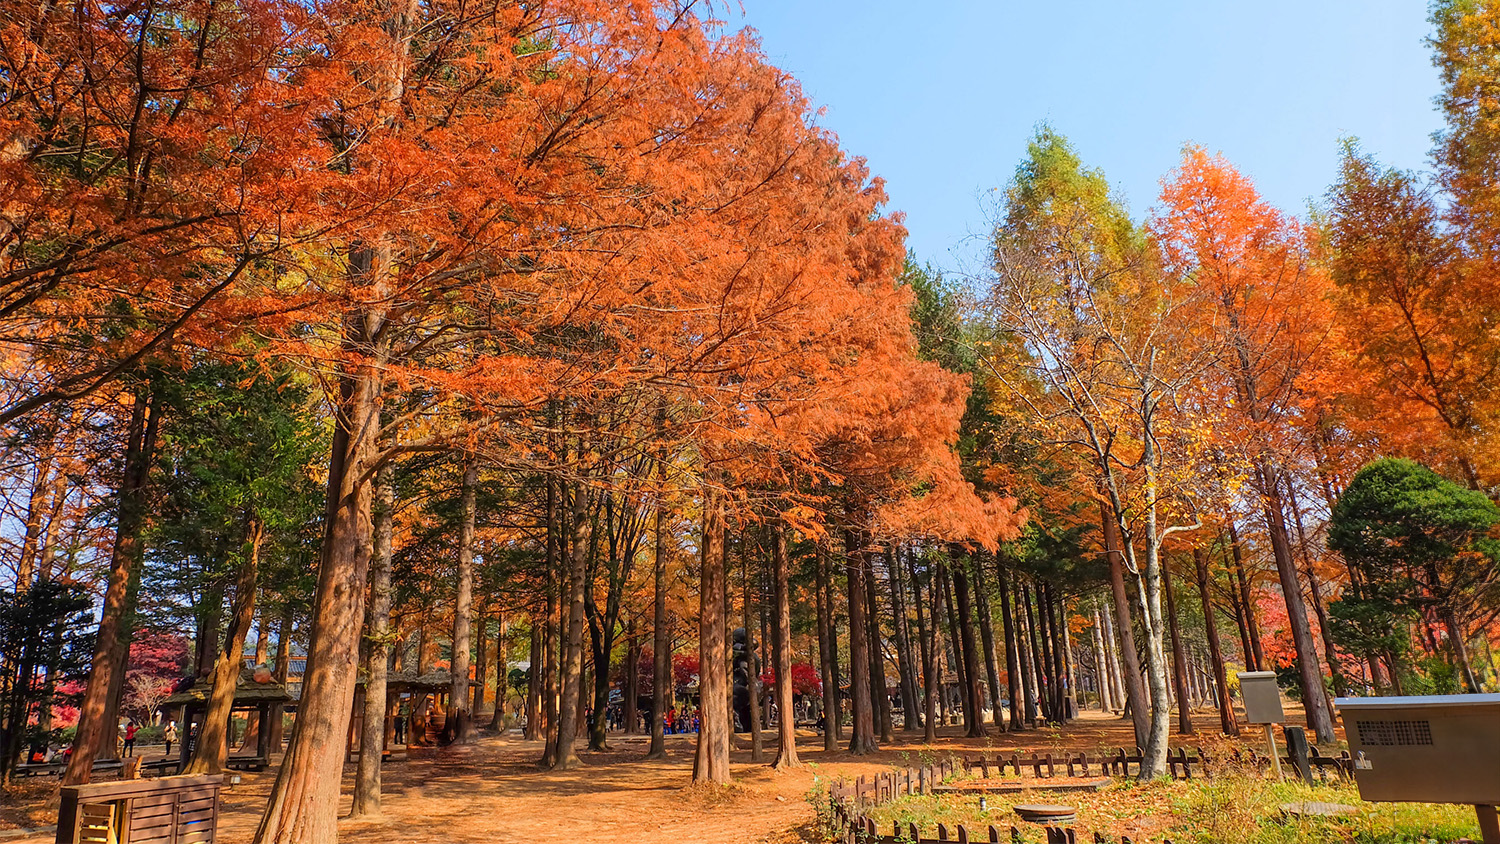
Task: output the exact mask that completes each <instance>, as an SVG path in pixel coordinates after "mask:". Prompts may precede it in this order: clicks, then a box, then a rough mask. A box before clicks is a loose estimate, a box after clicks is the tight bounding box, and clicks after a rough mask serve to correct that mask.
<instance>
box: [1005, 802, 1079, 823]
mask: <svg viewBox="0 0 1500 844" xmlns="http://www.w3.org/2000/svg"><path fill="white" fill-rule="evenodd" d="M1016 814H1017V815H1020V816H1021V820H1023V821H1026V822H1027V823H1039V824H1043V825H1044V826H1062V825H1063V824H1070V823H1072V822H1073V820H1074V818H1075V816H1076V815H1077V814H1078V810H1077V809H1075V808H1073V807H1072V806H1056V805H1050V804H1036V805H1031V806H1017V807H1016Z"/></svg>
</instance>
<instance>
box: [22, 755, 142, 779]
mask: <svg viewBox="0 0 1500 844" xmlns="http://www.w3.org/2000/svg"><path fill="white" fill-rule="evenodd" d="M124 766H125V763H123V762H121V761H120V760H118V759H96V760H94V767H93V771H94V772H95V773H101V774H113V773H118V772H119V771H120V769H121V768H123V767H124ZM67 769H68V763H67V762H36V763H32V764H29V765H17V766H16V771H15V773H16V776H20V777H51V776H60V775H61V774H62V772H63V771H65V770H67Z"/></svg>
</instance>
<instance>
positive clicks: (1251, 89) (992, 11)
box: [728, 0, 1440, 270]
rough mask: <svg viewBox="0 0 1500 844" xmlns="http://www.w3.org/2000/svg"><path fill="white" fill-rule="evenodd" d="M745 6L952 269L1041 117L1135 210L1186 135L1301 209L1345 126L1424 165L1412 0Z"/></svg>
mask: <svg viewBox="0 0 1500 844" xmlns="http://www.w3.org/2000/svg"><path fill="white" fill-rule="evenodd" d="M741 1H742V3H743V7H742V10H743V14H741V7H739V6H736V7H734V8H733V9H731V12H730V14H729V15H728V23H729V24H730V26H731V27H732V28H738V27H739V26H744V25H749V26H752V27H754V28H755V29H756V30H758V31H759V32H760V34H761V39H762V44H763V46H764V49H765V51H766V53H767V55H768V56H769V57H770V58H771V60H772V62H774V63H775V64H776V65H778V66H779V67H782V68H784V69H786V70H788V71H790V72H792V73H793V74H794V75H796V76H797V78H798V79H799V80H800V81H801V82H802V85H803V88H804V90H805V91H806V93H807V94H808V95H809V96H810V97H811V99H812V100H813V102H814V103H815V104H816V105H818V106H822V107H824V108H826V109H827V113H826V115H825V116H824V117H823V118H822V123H823V125H825V126H827V127H828V128H830V129H832V130H833V131H835V132H836V133H838V135H839V137H840V140H841V141H842V142H843V145H844V147H845V148H846V149H848V150H849V151H850V152H851V153H853V154H856V155H862V156H864V157H866V158H867V159H869V161H870V165H871V168H872V169H873V170H874V172H875V173H876V174H877V175H880V176H883V177H884V178H885V179H886V180H887V182H888V190H889V192H890V195H891V206H890V207H891V208H892V209H893V210H899V211H904V212H905V213H906V225H907V228H908V229H909V230H910V232H911V235H910V239H909V241H908V245H909V246H910V247H911V248H912V249H914V250H916V252H917V255H918V257H919V259H921V260H924V261H929V262H931V263H933V264H935V265H937V266H939V267H942V268H946V269H950V270H952V269H962V268H963V267H964V266H966V265H972V261H973V256H974V255H977V254H981V253H980V246H979V244H978V242H977V241H975V240H973V239H972V237H970V236H972V235H980V236H981V237H982V236H983V233H984V231H985V229H986V224H985V219H986V214H985V210H984V209H985V205H986V203H987V202H989V201H990V200H991V199H992V198H993V194H992V193H991V191H992V189H995V188H1003V187H1004V185H1005V183H1006V182H1007V181H1008V180H1009V179H1010V176H1011V173H1012V172H1013V171H1014V170H1015V166H1016V164H1017V162H1018V161H1019V160H1020V158H1021V155H1022V154H1023V153H1024V151H1025V145H1026V140H1027V138H1028V137H1029V136H1030V134H1031V133H1032V130H1033V127H1034V126H1035V125H1036V124H1037V123H1038V122H1040V121H1048V122H1050V123H1051V124H1052V125H1053V126H1055V127H1056V128H1057V129H1058V130H1059V131H1061V132H1062V133H1063V134H1065V135H1067V136H1068V137H1069V138H1071V139H1072V141H1073V143H1074V145H1075V146H1076V147H1077V149H1078V151H1079V153H1080V154H1081V155H1082V157H1083V159H1084V160H1085V162H1087V163H1088V164H1089V165H1091V166H1095V167H1100V168H1103V170H1104V171H1105V174H1106V175H1107V176H1108V178H1109V180H1110V182H1111V183H1112V184H1114V185H1116V186H1117V188H1118V189H1119V190H1120V191H1121V192H1122V193H1123V194H1124V196H1125V197H1126V199H1127V200H1128V201H1129V204H1130V208H1131V211H1132V213H1133V214H1135V215H1136V216H1137V217H1140V216H1143V215H1144V214H1145V213H1146V211H1147V210H1148V209H1149V208H1150V206H1151V205H1152V204H1153V203H1154V202H1155V198H1156V194H1157V192H1158V190H1159V186H1160V181H1161V178H1162V176H1164V175H1165V174H1166V173H1167V172H1168V171H1169V170H1170V169H1171V168H1172V167H1173V166H1174V165H1175V163H1176V161H1177V159H1178V157H1179V155H1180V152H1181V149H1182V146H1183V144H1185V143H1189V142H1192V143H1197V144H1200V145H1202V146H1204V147H1207V148H1208V149H1210V150H1211V151H1215V152H1223V153H1224V154H1225V155H1226V156H1228V157H1229V159H1230V160H1231V161H1233V162H1234V163H1235V165H1236V166H1237V167H1238V168H1240V169H1241V170H1242V171H1244V172H1245V173H1246V174H1248V175H1249V176H1250V177H1251V178H1253V179H1254V180H1255V182H1256V184H1257V186H1258V187H1259V188H1260V190H1261V191H1262V193H1263V194H1264V195H1265V196H1266V197H1267V198H1268V199H1269V200H1270V201H1272V202H1273V203H1275V204H1276V205H1278V206H1280V207H1282V208H1284V209H1286V210H1288V211H1292V212H1295V213H1299V214H1300V213H1303V212H1304V211H1305V209H1306V208H1307V204H1308V202H1309V201H1310V200H1313V199H1316V198H1317V197H1319V196H1321V195H1322V193H1323V192H1324V190H1325V189H1326V188H1327V186H1328V185H1329V183H1330V182H1331V181H1332V180H1333V177H1334V174H1335V168H1336V165H1337V160H1338V139H1339V138H1340V137H1342V136H1344V135H1355V136H1358V137H1359V138H1360V140H1361V143H1362V144H1363V146H1364V148H1365V149H1366V150H1367V151H1369V152H1371V153H1374V154H1375V155H1376V156H1377V157H1379V158H1380V159H1381V160H1382V161H1383V162H1385V163H1387V164H1391V165H1395V166H1398V167H1403V168H1422V167H1424V166H1425V165H1426V156H1427V151H1428V149H1429V147H1430V146H1431V140H1430V136H1431V133H1432V132H1433V131H1434V130H1436V129H1437V128H1438V127H1439V124H1440V120H1439V116H1438V113H1437V111H1436V110H1435V108H1434V106H1433V103H1432V98H1433V97H1434V96H1435V95H1436V94H1437V92H1438V77H1437V72H1436V71H1435V70H1434V68H1433V67H1432V64H1431V61H1430V58H1429V53H1428V50H1427V47H1426V45H1425V44H1424V39H1425V38H1426V37H1427V34H1428V32H1429V27H1428V25H1427V21H1426V14H1427V12H1426V3H1425V2H1422V0H1404V1H1398V0H1301V2H1295V1H1294V0H1250V2H1245V1H1244V0H1236V1H1231V0H1207V1H1206V2H1205V0H1148V2H1135V3H1127V2H1118V0H1074V2H1047V0H1032V1H1031V2H1021V0H1001V1H997V2H983V0H928V2H925V3H912V2H891V0H741ZM987 197H989V198H987ZM966 238H968V240H967V241H966Z"/></svg>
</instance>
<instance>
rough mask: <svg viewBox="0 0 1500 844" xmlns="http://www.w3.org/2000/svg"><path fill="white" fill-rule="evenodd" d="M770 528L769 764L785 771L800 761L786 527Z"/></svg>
mask: <svg viewBox="0 0 1500 844" xmlns="http://www.w3.org/2000/svg"><path fill="white" fill-rule="evenodd" d="M771 531H772V533H771V542H772V545H771V565H772V568H773V569H774V572H773V583H772V591H773V592H774V593H775V594H774V600H775V601H776V623H775V624H774V625H773V626H772V627H771V635H772V637H773V641H772V643H771V648H772V650H773V652H774V653H773V658H774V659H775V660H776V709H777V711H778V712H780V714H781V717H780V719H779V721H778V724H777V731H778V736H779V747H778V749H777V751H776V762H775V764H773V765H772V766H771V767H773V768H775V769H776V770H778V771H785V770H788V769H791V768H796V767H799V766H800V765H801V764H802V763H801V762H799V761H797V718H796V715H795V713H794V712H793V711H792V707H793V706H795V704H794V703H793V701H792V603H791V595H790V592H791V576H792V572H791V561H790V560H788V559H787V553H786V528H785V527H783V526H781V525H780V524H777V525H775V526H773V527H772V529H771Z"/></svg>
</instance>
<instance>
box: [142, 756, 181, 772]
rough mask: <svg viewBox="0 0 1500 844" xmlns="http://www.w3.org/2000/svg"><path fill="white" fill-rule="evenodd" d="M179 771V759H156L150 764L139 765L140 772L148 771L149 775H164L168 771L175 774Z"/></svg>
mask: <svg viewBox="0 0 1500 844" xmlns="http://www.w3.org/2000/svg"><path fill="white" fill-rule="evenodd" d="M181 769H182V760H181V759H156V760H153V761H151V762H142V763H141V770H143V771H150V772H151V773H156V774H165V773H167V772H169V771H170V772H171V773H174V774H175V773H177V772H178V771H179V770H181Z"/></svg>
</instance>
